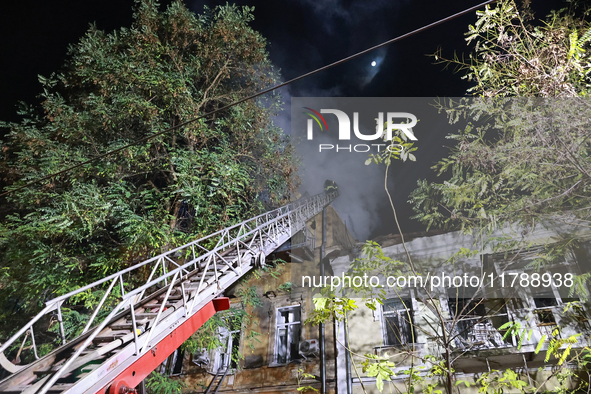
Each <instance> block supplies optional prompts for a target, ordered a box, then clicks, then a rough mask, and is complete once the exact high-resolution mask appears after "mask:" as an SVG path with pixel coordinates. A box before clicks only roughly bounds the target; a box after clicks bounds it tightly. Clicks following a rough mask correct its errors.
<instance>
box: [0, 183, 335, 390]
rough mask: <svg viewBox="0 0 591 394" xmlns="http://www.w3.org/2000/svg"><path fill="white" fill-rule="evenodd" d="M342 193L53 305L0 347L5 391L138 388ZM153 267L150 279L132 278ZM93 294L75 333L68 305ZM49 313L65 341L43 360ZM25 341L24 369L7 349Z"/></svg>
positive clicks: (251, 223)
mask: <svg viewBox="0 0 591 394" xmlns="http://www.w3.org/2000/svg"><path fill="white" fill-rule="evenodd" d="M336 197H337V192H336V191H335V192H332V193H322V194H318V195H316V196H313V197H310V198H307V199H302V200H298V201H296V202H294V203H291V204H288V205H286V206H284V207H281V208H279V209H276V210H273V211H270V212H267V213H264V214H262V215H259V216H256V217H254V218H252V219H249V220H246V221H244V222H242V223H239V224H237V225H234V226H232V227H228V228H225V229H223V230H220V231H218V232H216V233H214V234H211V235H209V236H207V237H204V238H201V239H199V240H196V241H193V242H190V243H188V244H186V245H183V246H181V247H179V248H176V249H173V250H170V251H168V252H166V253H163V254H160V255H158V256H155V257H152V258H150V259H148V260H145V261H143V262H141V263H138V264H136V265H134V266H132V267H129V268H126V269H124V270H122V271H120V272H117V273H115V274H113V275H109V276H107V277H105V278H103V279H101V280H99V281H96V282H94V283H92V284H89V285H87V286H84V287H82V288H80V289H78V290H75V291H72V292H70V293H68V294H66V295H63V296H61V297H58V298H55V299H53V300H51V301H48V302H47V303H46V307H45V308H44V309H43V310H42V311H41V312H39V314H37V315H36V316H35V317H34V318H33V319H32V320H31V321H29V323H27V324H26V325H25V326H24V327H22V328H21V329H20V330H19V331H18V332H17V333H16V334H15V335H13V336H12V337H11V338H10V339H9V340H8V341H7V342H5V343H4V344H2V346H0V365H1V366H2V367H3V368H4V369H5V370H6V371H8V372H9V373H10V375H9V376H8V377H6V378H5V379H4V380H2V381H0V393H26V394H33V393H36V394H44V393H68V394H82V393H92V394H94V393H109V394H121V393H131V392H133V389H130V388H133V387H135V386H137V385H138V384H139V383H140V382H141V381H142V380H143V379H144V378H145V377H146V376H147V375H148V374H150V372H152V371H153V370H154V369H155V368H156V367H157V366H158V365H159V364H160V363H162V362H163V361H164V360H165V359H166V358H167V357H168V356H169V355H170V354H171V353H172V352H173V351H174V350H175V349H176V348H178V347H179V346H180V345H181V344H182V343H183V342H184V341H185V340H186V339H188V338H189V337H190V336H191V335H192V334H193V333H194V332H195V331H197V329H198V328H199V327H200V326H201V325H202V324H203V323H205V322H206V321H207V320H208V319H209V318H210V317H211V316H212V315H213V314H214V313H215V312H216V311H220V310H224V309H228V308H229V307H230V303H229V300H228V299H227V298H216V297H217V296H219V295H220V294H222V293H223V292H224V290H225V289H227V288H228V287H229V286H231V285H232V284H233V283H234V282H236V281H237V280H238V279H239V278H240V277H242V276H243V275H244V274H246V273H247V272H248V271H249V270H250V269H251V268H253V266H255V265H259V266H262V265H264V261H265V258H266V256H267V255H269V254H270V253H271V252H273V251H274V250H275V249H277V248H278V247H279V246H280V245H282V244H283V243H285V242H286V241H287V240H289V239H290V238H291V236H292V235H293V234H295V233H297V232H298V231H300V230H302V229H303V228H304V227H305V222H306V221H307V220H309V219H311V218H312V217H314V216H315V215H316V214H318V213H319V212H320V211H321V210H322V209H323V208H324V207H325V206H327V205H328V204H330V203H331V201H332V200H334V198H336ZM148 272H150V274H149V276H148V279H147V280H146V281H145V282H143V283H141V284H138V285H135V286H134V285H130V284H128V283H126V282H127V281H129V280H130V279H131V278H133V279H135V280H137V278H139V277H141V276H142V275H144V274H145V275H147V273H148ZM144 277H145V276H144ZM85 292H86V293H89V292H96V293H97V294H102V293H103V292H104V294H103V295H102V297H101V300H100V302H99V303H98V305H97V306H96V307H95V308H94V310H93V312H92V315H91V316H90V319H89V320H88V322H87V323H86V324H85V325H84V326H82V325H81V327H80V329H79V330H78V332H81V334H80V335H78V336H76V337H75V338H72V339H71V338H68V337H67V335H66V329H65V325H64V319H63V313H62V312H63V307H65V306H67V305H70V304H76V300H77V299H80V297H81V296H83V295H84V294H83V293H85ZM69 301H71V302H69ZM51 319H57V322H58V324H59V335H60V337H61V343H62V345H61V346H59V347H57V348H55V349H53V350H52V351H50V352H49V353H48V354H46V355H44V356H42V357H39V356H38V351H39V345H40V344H39V341H36V340H35V335H36V333H35V332H34V330H33V325H34V324H35V323H36V322H40V321H41V322H47V321H50V320H51ZM70 331H73V330H72V327H68V332H70ZM74 331H75V330H74ZM37 335H38V333H37ZM38 337H39V335H38ZM25 343H27V344H29V343H30V346H28V348H29V349H30V350H32V352H33V354H34V358H35V359H36V360H35V361H33V362H31V363H30V364H27V365H17V364H16V363H13V362H10V361H9V360H8V359H7V358H6V357H5V356H4V352H5V351H6V350H7V349H12V348H14V347H15V346H16V347H18V346H19V344H20V347H21V350H22V349H23V346H24V344H25ZM19 353H20V351H19Z"/></svg>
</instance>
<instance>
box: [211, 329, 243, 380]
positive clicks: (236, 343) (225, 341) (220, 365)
mask: <svg viewBox="0 0 591 394" xmlns="http://www.w3.org/2000/svg"><path fill="white" fill-rule="evenodd" d="M219 331H220V341H221V342H222V347H221V348H219V349H216V351H215V354H214V355H213V364H212V366H211V371H210V372H211V373H220V372H223V371H225V370H226V369H228V368H230V370H229V371H228V373H231V371H234V370H235V369H236V368H237V367H238V365H237V362H236V360H237V357H238V352H239V351H240V331H229V330H228V329H227V328H225V327H220V328H219Z"/></svg>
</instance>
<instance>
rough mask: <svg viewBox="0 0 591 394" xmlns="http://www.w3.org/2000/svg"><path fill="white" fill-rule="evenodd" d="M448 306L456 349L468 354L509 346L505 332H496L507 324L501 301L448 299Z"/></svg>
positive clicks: (504, 307)
mask: <svg viewBox="0 0 591 394" xmlns="http://www.w3.org/2000/svg"><path fill="white" fill-rule="evenodd" d="M448 306H449V312H450V315H451V316H450V317H451V320H450V323H449V324H450V327H449V329H450V330H452V332H453V334H454V345H455V346H456V347H458V348H461V349H466V350H469V349H476V348H485V349H490V348H496V347H504V346H510V345H511V339H509V338H508V339H507V340H504V339H503V336H504V334H505V331H499V327H502V326H503V325H504V324H505V323H507V322H508V321H509V320H508V315H507V309H506V302H505V300H504V299H502V298H488V299H482V298H449V300H448Z"/></svg>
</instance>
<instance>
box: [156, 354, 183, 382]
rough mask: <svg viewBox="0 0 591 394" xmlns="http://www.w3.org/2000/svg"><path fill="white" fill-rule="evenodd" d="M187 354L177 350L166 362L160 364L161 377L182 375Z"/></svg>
mask: <svg viewBox="0 0 591 394" xmlns="http://www.w3.org/2000/svg"><path fill="white" fill-rule="evenodd" d="M184 355H185V352H184V351H181V350H179V349H176V350H175V351H174V352H172V354H171V355H170V356H168V358H167V359H166V360H164V361H163V362H162V364H160V370H159V372H160V375H164V376H175V375H180V374H181V372H182V369H183V358H184Z"/></svg>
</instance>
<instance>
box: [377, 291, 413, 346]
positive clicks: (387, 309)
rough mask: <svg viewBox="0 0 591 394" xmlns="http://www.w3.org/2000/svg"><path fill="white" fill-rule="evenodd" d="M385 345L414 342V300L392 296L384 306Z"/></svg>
mask: <svg viewBox="0 0 591 394" xmlns="http://www.w3.org/2000/svg"><path fill="white" fill-rule="evenodd" d="M382 326H383V328H384V329H383V334H384V345H386V346H400V345H404V344H407V343H413V342H414V337H415V335H414V331H413V330H414V327H413V321H412V301H411V300H410V299H400V298H391V299H388V300H386V301H385V302H384V305H383V307H382Z"/></svg>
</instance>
